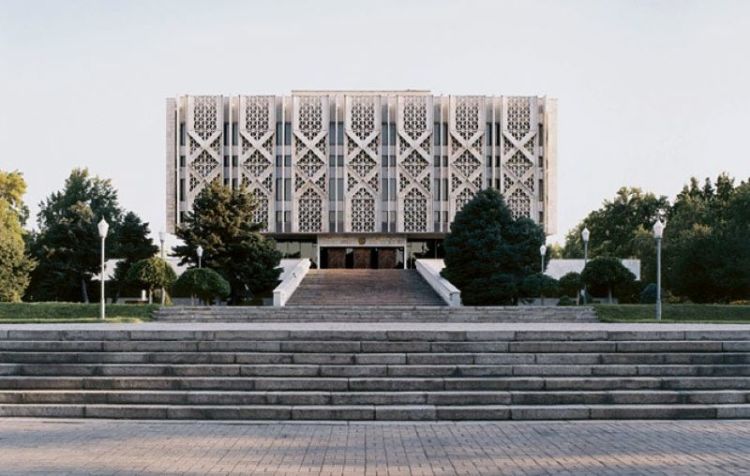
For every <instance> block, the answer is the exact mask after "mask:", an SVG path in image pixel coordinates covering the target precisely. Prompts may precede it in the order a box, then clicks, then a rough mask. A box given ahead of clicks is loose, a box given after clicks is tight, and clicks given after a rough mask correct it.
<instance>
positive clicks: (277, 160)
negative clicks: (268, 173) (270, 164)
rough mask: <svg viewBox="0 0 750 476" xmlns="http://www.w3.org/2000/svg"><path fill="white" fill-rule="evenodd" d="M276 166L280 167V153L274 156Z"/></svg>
mask: <svg viewBox="0 0 750 476" xmlns="http://www.w3.org/2000/svg"><path fill="white" fill-rule="evenodd" d="M276 167H281V156H280V155H277V156H276Z"/></svg>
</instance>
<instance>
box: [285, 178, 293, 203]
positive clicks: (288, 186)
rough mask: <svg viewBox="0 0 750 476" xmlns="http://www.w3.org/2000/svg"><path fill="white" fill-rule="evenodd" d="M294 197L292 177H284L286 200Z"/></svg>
mask: <svg viewBox="0 0 750 476" xmlns="http://www.w3.org/2000/svg"><path fill="white" fill-rule="evenodd" d="M291 199H292V179H290V178H285V179H284V200H286V201H287V202H288V201H290V200H291Z"/></svg>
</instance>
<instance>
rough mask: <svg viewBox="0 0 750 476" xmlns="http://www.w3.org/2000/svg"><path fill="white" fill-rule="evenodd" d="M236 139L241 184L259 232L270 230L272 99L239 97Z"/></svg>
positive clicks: (274, 119) (273, 125)
mask: <svg viewBox="0 0 750 476" xmlns="http://www.w3.org/2000/svg"><path fill="white" fill-rule="evenodd" d="M238 127H239V136H240V159H239V162H240V167H239V174H240V178H241V183H242V185H244V186H245V187H247V189H248V192H250V193H251V194H252V195H253V196H254V197H255V200H256V201H257V202H258V209H257V210H256V212H255V217H254V219H255V221H256V222H257V223H262V224H263V230H264V231H268V230H272V229H273V223H274V222H273V220H274V180H273V173H274V135H275V130H276V107H275V99H274V97H273V96H240V101H239V122H238Z"/></svg>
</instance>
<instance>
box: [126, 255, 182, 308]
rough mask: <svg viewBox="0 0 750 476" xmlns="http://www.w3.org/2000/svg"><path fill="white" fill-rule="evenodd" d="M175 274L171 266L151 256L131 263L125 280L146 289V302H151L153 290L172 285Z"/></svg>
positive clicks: (167, 287)
mask: <svg viewBox="0 0 750 476" xmlns="http://www.w3.org/2000/svg"><path fill="white" fill-rule="evenodd" d="M175 279H176V275H175V273H174V271H173V270H172V267H171V266H169V264H168V263H167V262H166V261H164V260H163V259H161V258H157V257H153V258H148V259H142V260H140V261H136V262H135V263H133V266H131V267H130V270H129V271H128V275H127V280H128V282H130V283H132V284H133V285H135V286H139V287H143V288H146V289H147V290H148V302H149V304H151V303H152V302H153V295H154V290H155V289H158V288H165V289H169V288H171V287H172V285H173V284H174V282H175Z"/></svg>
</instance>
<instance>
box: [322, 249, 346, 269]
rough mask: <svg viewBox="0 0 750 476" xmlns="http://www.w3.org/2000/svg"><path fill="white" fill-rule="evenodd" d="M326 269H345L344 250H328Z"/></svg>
mask: <svg viewBox="0 0 750 476" xmlns="http://www.w3.org/2000/svg"><path fill="white" fill-rule="evenodd" d="M326 251H327V253H326V255H327V259H326V267H327V268H346V248H328V249H327V250H326Z"/></svg>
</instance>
